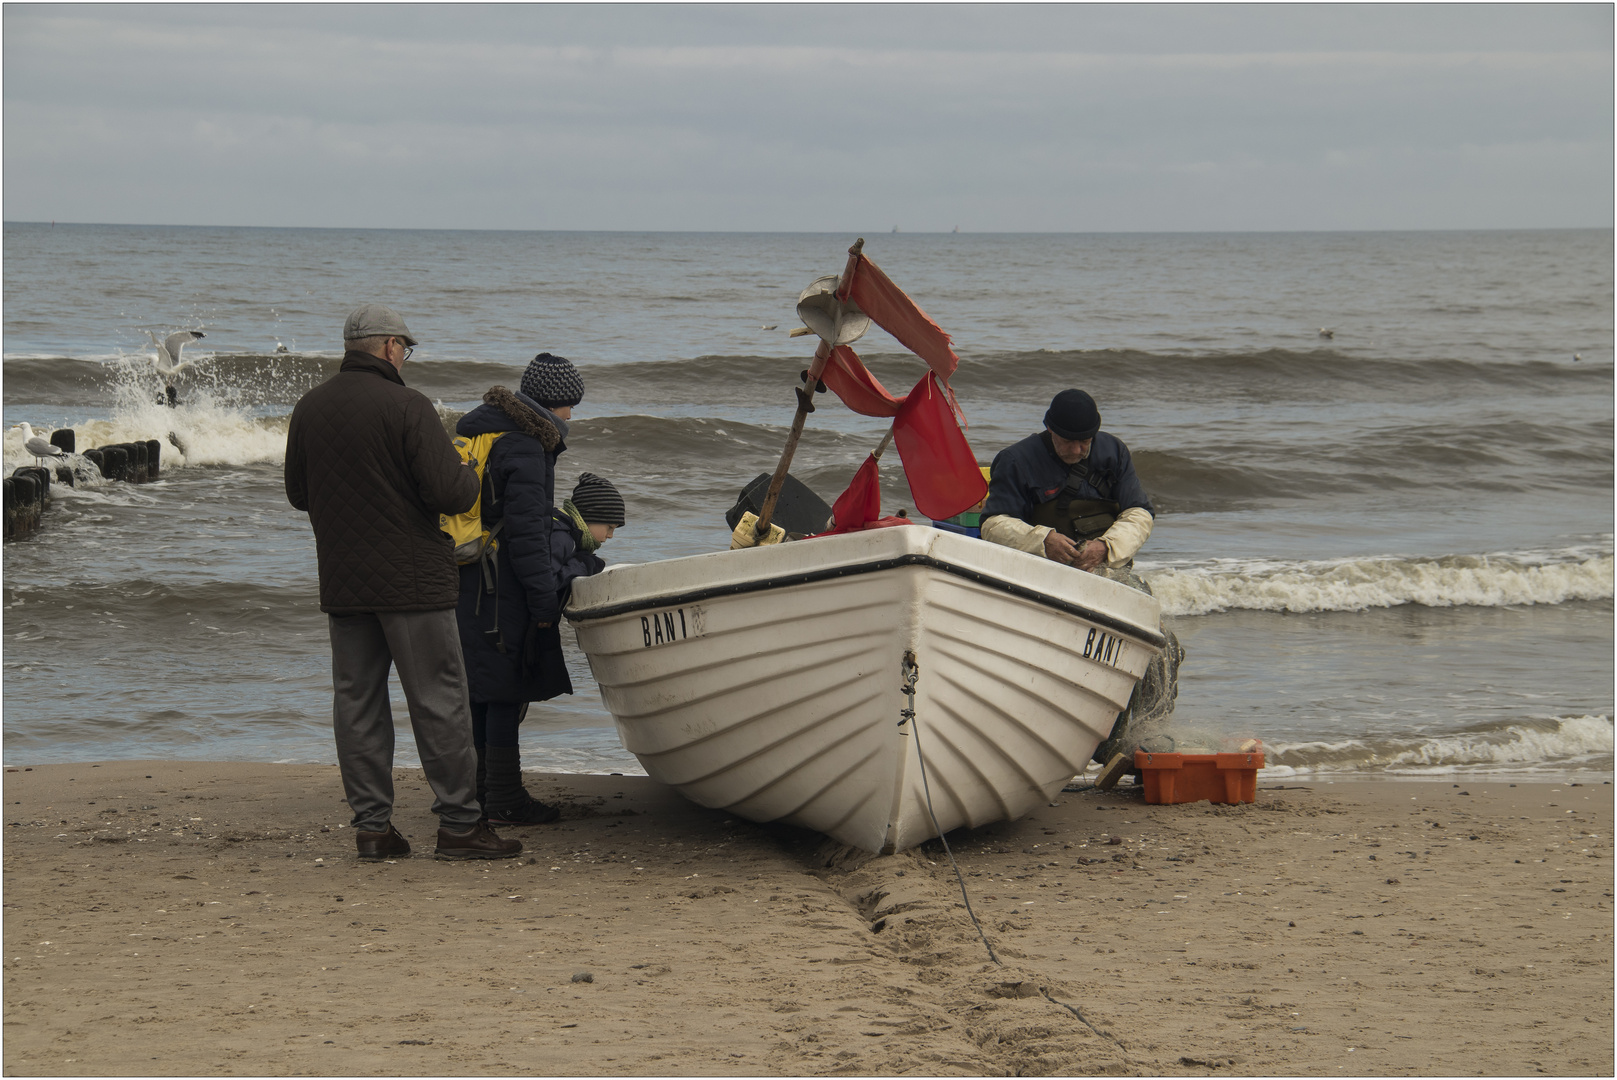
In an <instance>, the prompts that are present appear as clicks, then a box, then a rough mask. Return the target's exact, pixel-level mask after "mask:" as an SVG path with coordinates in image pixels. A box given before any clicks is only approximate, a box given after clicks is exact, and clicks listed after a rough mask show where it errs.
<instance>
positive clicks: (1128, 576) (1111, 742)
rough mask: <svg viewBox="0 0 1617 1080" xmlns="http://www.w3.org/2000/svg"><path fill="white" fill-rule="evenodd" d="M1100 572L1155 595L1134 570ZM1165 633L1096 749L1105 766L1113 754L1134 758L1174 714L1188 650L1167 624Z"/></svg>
mask: <svg viewBox="0 0 1617 1080" xmlns="http://www.w3.org/2000/svg"><path fill="white" fill-rule="evenodd" d="M1099 573H1101V574H1102V575H1103V576H1105V577H1108V578H1111V579H1112V580H1113V581H1116V582H1120V583H1121V584H1124V585H1127V586H1128V587H1129V588H1131V589H1139V590H1140V591H1141V592H1143V593H1145V594H1146V595H1147V596H1150V595H1152V593H1151V586H1149V585H1147V584H1146V582H1145V579H1144V578H1142V577H1140V575H1138V574H1136V573H1135V572H1134V571H1133V570H1130V569H1127V568H1119V569H1115V570H1113V569H1102V570H1100V571H1099ZM1162 632H1163V635H1164V636H1165V637H1166V638H1167V639H1168V642H1167V644H1166V645H1165V646H1164V647H1163V650H1162V652H1160V653H1158V654H1157V656H1156V657H1155V658H1154V659H1153V660H1152V661H1151V663H1150V664H1149V665H1148V666H1147V667H1146V669H1145V675H1144V676H1143V677H1142V678H1141V679H1140V681H1139V682H1138V683H1136V684H1135V687H1134V694H1133V696H1131V697H1130V698H1129V703H1128V707H1127V708H1125V709H1124V710H1123V711H1122V712H1120V713H1118V714H1117V722H1116V723H1115V724H1113V725H1112V733H1111V734H1110V735H1109V736H1107V737H1106V738H1105V739H1104V740H1102V741H1101V744H1100V745H1099V746H1097V747H1096V748H1095V756H1094V760H1095V761H1098V762H1100V763H1101V764H1102V765H1104V764H1106V762H1108V761H1110V760H1111V759H1112V755H1114V754H1123V755H1124V756H1125V757H1126V758H1127V759H1128V760H1129V761H1133V760H1134V751H1136V750H1138V749H1140V747H1141V744H1143V743H1147V742H1149V741H1150V740H1151V738H1152V736H1153V735H1155V734H1156V733H1157V732H1159V731H1160V730H1161V729H1162V728H1163V727H1164V726H1165V725H1166V722H1167V720H1168V718H1169V717H1171V716H1172V715H1173V704H1174V699H1176V698H1177V697H1178V696H1179V665H1180V664H1181V663H1183V662H1184V659H1185V649H1184V646H1182V645H1180V644H1179V639H1178V637H1176V636H1175V635H1174V632H1173V631H1172V630H1171V629H1169V628H1168V626H1167V625H1166V623H1164V625H1163V627H1162ZM1129 771H1132V770H1129Z"/></svg>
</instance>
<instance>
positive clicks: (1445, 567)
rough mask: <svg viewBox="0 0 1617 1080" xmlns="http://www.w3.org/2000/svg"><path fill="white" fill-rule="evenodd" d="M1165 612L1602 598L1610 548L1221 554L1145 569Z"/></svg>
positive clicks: (1607, 588)
mask: <svg viewBox="0 0 1617 1080" xmlns="http://www.w3.org/2000/svg"><path fill="white" fill-rule="evenodd" d="M1145 577H1146V579H1147V580H1148V581H1149V582H1150V583H1151V589H1152V592H1154V593H1155V594H1156V596H1157V598H1158V599H1159V600H1161V601H1162V607H1163V610H1164V611H1165V612H1167V613H1168V614H1171V615H1207V614H1211V613H1213V612H1217V611H1230V610H1248V611H1292V612H1304V611H1363V610H1365V609H1367V608H1377V607H1398V606H1399V605H1402V604H1421V605H1424V606H1426V607H1458V606H1469V607H1506V606H1510V605H1517V604H1559V603H1563V602H1565V601H1568V600H1605V599H1610V598H1611V596H1612V592H1613V588H1612V578H1613V561H1612V555H1611V553H1610V552H1609V551H1606V552H1591V551H1590V550H1588V549H1587V548H1568V549H1565V550H1562V551H1556V552H1545V553H1541V554H1540V555H1538V556H1528V557H1522V556H1489V555H1446V556H1442V557H1439V558H1404V557H1395V556H1388V557H1380V558H1364V559H1343V560H1337V561H1332V562H1300V563H1261V562H1235V561H1233V560H1220V561H1217V562H1215V563H1212V564H1210V565H1206V566H1199V567H1173V568H1167V569H1162V570H1155V571H1146V572H1145Z"/></svg>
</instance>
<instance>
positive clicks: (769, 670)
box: [566, 525, 1164, 852]
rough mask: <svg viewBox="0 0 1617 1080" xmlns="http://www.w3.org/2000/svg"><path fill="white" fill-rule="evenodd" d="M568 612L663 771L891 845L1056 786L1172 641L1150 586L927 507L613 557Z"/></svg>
mask: <svg viewBox="0 0 1617 1080" xmlns="http://www.w3.org/2000/svg"><path fill="white" fill-rule="evenodd" d="M566 614H567V617H568V619H569V620H571V622H572V624H573V626H574V627H575V629H576V631H577V635H578V641H579V644H580V646H581V647H582V648H583V650H584V652H585V653H586V655H587V656H588V657H589V663H590V669H591V671H593V672H594V675H595V679H596V682H597V683H599V685H600V688H601V697H602V700H603V701H604V702H605V703H606V707H607V708H608V710H610V711H611V713H612V716H613V717H614V719H615V720H616V722H617V727H618V732H619V734H620V736H621V737H622V739H623V744H624V746H625V747H626V748H628V750H629V751H631V752H632V753H633V754H634V755H635V756H636V757H637V758H639V760H640V762H641V764H642V765H643V766H644V767H645V769H646V772H647V773H648V774H649V775H650V776H651V777H652V778H654V779H656V780H659V781H661V782H662V783H665V784H668V785H669V786H671V787H673V788H676V789H677V790H679V791H680V792H681V793H682V794H684V795H685V796H686V797H688V798H689V799H691V800H692V801H694V802H696V803H699V804H701V805H703V806H709V807H715V808H719V809H723V810H728V811H730V812H732V813H735V814H738V815H740V816H742V817H745V818H750V819H751V820H753V821H785V822H789V823H791V824H794V825H800V826H805V827H807V828H810V829H815V830H818V831H820V832H822V833H825V834H826V835H828V836H831V837H834V838H835V839H837V840H839V841H841V842H843V843H846V844H850V845H853V846H855V847H859V848H863V849H866V850H869V851H876V852H893V851H900V850H903V849H905V848H909V847H912V846H914V845H916V844H919V843H921V842H922V841H925V840H928V839H930V838H931V837H933V836H936V835H938V833H939V830H940V829H941V830H942V831H943V832H948V831H950V830H952V829H955V828H958V827H960V826H971V827H975V826H980V825H985V824H988V823H990V822H994V821H1001V820H1009V819H1015V818H1017V817H1020V816H1022V815H1023V814H1026V813H1027V812H1029V811H1030V810H1032V809H1034V808H1035V807H1037V806H1039V805H1041V804H1044V803H1047V802H1048V801H1049V800H1050V799H1051V798H1053V797H1054V796H1055V794H1056V793H1057V792H1058V791H1059V790H1060V789H1061V787H1062V786H1063V785H1064V784H1065V783H1066V782H1067V781H1068V780H1069V779H1070V778H1071V777H1072V776H1073V775H1074V774H1076V773H1078V772H1080V771H1081V770H1082V769H1083V768H1084V766H1085V764H1086V763H1087V762H1088V761H1089V758H1090V755H1091V754H1092V753H1093V752H1094V750H1095V747H1096V746H1097V745H1098V744H1099V742H1100V740H1101V739H1103V738H1104V737H1105V736H1106V735H1107V734H1108V733H1109V732H1110V731H1111V728H1112V724H1113V722H1114V720H1115V719H1116V718H1117V715H1118V713H1119V712H1120V711H1122V709H1123V708H1124V707H1125V706H1126V705H1127V704H1128V701H1129V695H1130V693H1131V692H1132V690H1133V688H1134V685H1135V683H1136V682H1137V681H1138V680H1139V679H1140V678H1141V676H1142V675H1143V674H1144V673H1145V670H1146V665H1147V664H1148V663H1149V662H1150V661H1151V659H1152V657H1154V656H1155V655H1156V654H1157V653H1158V652H1159V651H1160V650H1161V649H1162V647H1163V643H1164V638H1163V635H1162V632H1161V617H1160V609H1159V607H1158V604H1157V601H1156V600H1154V599H1153V598H1152V597H1150V596H1149V595H1147V594H1145V593H1142V592H1138V591H1136V590H1134V589H1131V588H1129V587H1127V586H1125V585H1122V584H1119V583H1117V582H1114V581H1109V580H1107V579H1106V578H1104V577H1100V576H1097V575H1094V574H1089V573H1084V572H1082V571H1079V570H1075V569H1072V568H1070V567H1066V566H1061V565H1058V564H1056V563H1054V562H1051V561H1049V560H1046V559H1041V558H1037V557H1035V556H1032V555H1028V554H1025V553H1023V552H1019V551H1014V550H1012V549H1010V548H1005V547H998V546H996V545H993V544H989V543H986V542H984V541H981V540H976V539H972V538H970V537H965V536H960V535H956V534H951V533H946V532H942V531H940V530H937V529H932V528H929V527H926V526H921V525H907V526H900V527H893V528H878V529H871V530H868V531H864V532H855V533H850V534H847V535H841V536H828V537H821V538H816V539H810V540H803V541H798V542H794V543H784V544H777V545H773V546H769V547H760V548H754V549H749V550H740V551H721V552H714V553H711V554H706V555H696V556H691V557H688V558H681V559H670V560H666V561H661V562H656V563H647V564H641V565H623V566H614V567H610V568H609V569H607V570H606V571H605V572H603V573H601V574H599V575H597V576H595V577H590V578H581V579H579V580H578V581H577V582H576V583H575V584H574V586H573V594H572V600H571V602H570V604H569V606H568V608H567V612H566ZM910 692H912V696H911V693H910ZM906 710H913V714H909V713H907V712H906ZM923 765H924V772H923ZM929 802H930V808H929ZM934 814H935V821H934Z"/></svg>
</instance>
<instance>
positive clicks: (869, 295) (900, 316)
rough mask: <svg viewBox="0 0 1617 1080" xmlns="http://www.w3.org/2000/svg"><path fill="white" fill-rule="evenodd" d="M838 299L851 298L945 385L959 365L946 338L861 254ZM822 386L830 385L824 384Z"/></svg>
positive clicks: (922, 312)
mask: <svg viewBox="0 0 1617 1080" xmlns="http://www.w3.org/2000/svg"><path fill="white" fill-rule="evenodd" d="M837 298H838V299H839V300H848V299H852V300H853V302H854V303H856V304H858V305H859V310H861V311H863V312H864V313H865V314H866V315H869V316H870V317H871V319H872V320H873V321H874V322H875V323H876V325H877V326H879V327H881V328H882V329H883V330H885V331H887V332H888V333H889V334H892V335H893V336H894V337H895V338H897V339H898V341H899V343H900V344H902V345H903V346H904V347H905V348H906V349H908V350H909V351H910V352H912V353H914V354H915V355H916V356H919V357H920V358H921V359H922V360H925V361H926V362H927V364H928V365H930V366H931V368H932V370H933V371H935V372H937V373H938V377H939V378H940V379H942V380H944V381H945V382H947V381H948V380H949V376H951V375H953V374H954V369H955V368H957V367H959V366H960V358H959V357H958V356H956V355H955V354H954V349H953V348H952V347H951V344H950V340H949V335H948V334H945V333H944V332H943V328H942V327H940V326H939V325H938V324H937V323H935V322H933V321H932V320H931V319H930V318H928V317H927V314H926V312H924V311H922V310H921V309H920V308H919V307H918V306H917V305H916V303H915V301H914V300H911V299H910V298H909V297H908V296H906V295H905V294H904V290H903V289H900V288H899V287H898V286H897V285H894V284H893V283H892V281H891V280H889V279H888V277H887V275H886V274H884V273H882V272H881V268H880V267H878V266H877V265H876V264H875V263H873V262H871V261H870V260H869V259H868V258H866V257H865V256H864V255H863V254H861V255H860V256H859V263H858V266H857V267H856V268H855V270H854V272H853V281H851V282H849V281H846V280H844V281H843V283H842V287H841V288H839V289H838V290H837ZM826 385H828V386H829V385H830V384H829V383H827V384H826Z"/></svg>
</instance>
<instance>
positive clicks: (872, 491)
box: [830, 454, 881, 533]
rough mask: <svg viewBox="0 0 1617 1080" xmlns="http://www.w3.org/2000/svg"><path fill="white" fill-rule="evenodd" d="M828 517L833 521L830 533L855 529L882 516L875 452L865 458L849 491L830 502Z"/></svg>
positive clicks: (879, 481)
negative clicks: (829, 515)
mask: <svg viewBox="0 0 1617 1080" xmlns="http://www.w3.org/2000/svg"><path fill="white" fill-rule="evenodd" d="M831 516H832V518H833V519H835V521H836V524H835V526H833V527H832V529H831V530H830V531H831V532H832V533H844V532H854V531H856V530H859V529H862V528H864V527H865V525H866V524H867V523H868V522H872V521H875V520H876V519H877V518H879V517H881V477H880V476H878V475H877V473H876V455H875V454H869V455H867V456H866V457H865V463H864V464H863V465H861V466H859V471H858V472H856V473H854V474H853V482H852V483H851V484H849V485H848V490H847V491H844V492H843V493H842V494H841V495H839V496H837V501H836V502H834V503H832V504H831Z"/></svg>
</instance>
